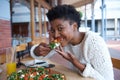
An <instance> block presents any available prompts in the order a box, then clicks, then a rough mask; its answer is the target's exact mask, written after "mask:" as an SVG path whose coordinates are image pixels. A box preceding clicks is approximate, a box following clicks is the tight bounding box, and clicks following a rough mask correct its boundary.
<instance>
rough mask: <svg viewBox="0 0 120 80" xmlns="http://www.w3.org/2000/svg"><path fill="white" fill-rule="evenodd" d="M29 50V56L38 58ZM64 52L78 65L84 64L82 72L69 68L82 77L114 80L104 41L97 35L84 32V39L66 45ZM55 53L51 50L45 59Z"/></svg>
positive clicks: (71, 65) (73, 67)
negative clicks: (77, 61)
mask: <svg viewBox="0 0 120 80" xmlns="http://www.w3.org/2000/svg"><path fill="white" fill-rule="evenodd" d="M36 46H37V45H35V46H33V47H32V49H31V56H32V57H34V58H40V57H38V56H35V55H34V53H33V50H34V48H35V47H36ZM64 50H65V51H69V52H71V53H73V54H74V55H75V56H76V57H77V59H78V60H79V61H80V63H82V64H85V65H86V67H85V69H84V71H83V72H80V70H78V69H77V68H76V67H75V66H73V64H70V67H71V68H72V69H73V70H75V71H76V72H79V73H80V74H81V75H82V76H84V77H92V78H95V79H96V80H114V76H113V66H112V62H111V57H110V54H109V51H108V48H107V45H106V43H105V41H104V40H103V39H102V38H101V37H100V36H98V35H97V34H95V33H93V32H91V31H89V32H86V34H85V37H84V39H83V40H82V42H81V43H80V44H78V45H75V46H73V45H71V44H68V45H67V46H65V47H64ZM55 53H56V52H55V51H54V50H52V51H51V52H50V53H49V54H48V55H47V56H46V58H49V57H51V56H52V55H53V54H55Z"/></svg>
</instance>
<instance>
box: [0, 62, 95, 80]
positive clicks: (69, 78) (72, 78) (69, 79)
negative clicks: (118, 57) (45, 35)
mask: <svg viewBox="0 0 120 80" xmlns="http://www.w3.org/2000/svg"><path fill="white" fill-rule="evenodd" d="M47 61H48V62H49V63H52V64H55V67H54V68H52V69H53V70H55V71H58V72H60V73H62V74H64V75H65V77H66V80H94V79H92V78H84V77H82V76H80V75H79V74H78V73H76V72H74V71H72V70H70V69H68V68H66V67H64V66H63V65H60V64H57V63H54V62H52V61H50V60H47ZM0 68H1V69H2V70H3V71H2V73H0V80H3V79H4V80H7V76H6V65H5V64H2V65H0ZM22 68H25V67H23V66H21V67H20V68H18V69H17V70H19V69H22Z"/></svg>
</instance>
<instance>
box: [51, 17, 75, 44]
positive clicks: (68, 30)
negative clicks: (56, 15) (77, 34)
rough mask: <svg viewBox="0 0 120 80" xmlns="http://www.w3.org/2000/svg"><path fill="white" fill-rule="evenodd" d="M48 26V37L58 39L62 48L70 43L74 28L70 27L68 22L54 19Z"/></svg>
mask: <svg viewBox="0 0 120 80" xmlns="http://www.w3.org/2000/svg"><path fill="white" fill-rule="evenodd" d="M50 24H51V30H50V36H51V37H52V38H53V39H55V38H60V43H61V45H62V46H65V45H67V44H68V43H70V42H71V41H72V38H73V36H74V26H73V24H71V25H70V22H69V21H68V20H63V19H55V20H53V21H51V22H50Z"/></svg>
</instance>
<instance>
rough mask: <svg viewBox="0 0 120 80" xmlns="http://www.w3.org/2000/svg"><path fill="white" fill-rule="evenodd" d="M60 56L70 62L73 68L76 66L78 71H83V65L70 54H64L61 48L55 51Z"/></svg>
mask: <svg viewBox="0 0 120 80" xmlns="http://www.w3.org/2000/svg"><path fill="white" fill-rule="evenodd" d="M55 51H56V52H58V53H59V54H60V55H61V56H63V57H64V58H65V59H67V60H68V61H70V62H71V63H72V64H73V65H74V66H76V67H77V68H78V69H79V70H80V71H84V69H85V65H84V64H81V63H80V62H79V60H78V59H77V58H76V57H75V56H74V55H73V54H71V53H70V52H65V51H64V50H63V48H62V47H61V46H59V47H57V48H56V49H55Z"/></svg>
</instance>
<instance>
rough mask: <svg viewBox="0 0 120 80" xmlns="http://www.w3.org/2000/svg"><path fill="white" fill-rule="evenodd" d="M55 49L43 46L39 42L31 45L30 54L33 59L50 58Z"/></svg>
mask: <svg viewBox="0 0 120 80" xmlns="http://www.w3.org/2000/svg"><path fill="white" fill-rule="evenodd" d="M54 53H55V51H54V50H51V49H49V48H48V47H47V48H46V47H45V46H44V47H43V46H41V44H37V45H34V46H32V48H31V50H30V54H31V56H32V57H33V58H35V59H41V58H50V57H51V56H52V55H54Z"/></svg>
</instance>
